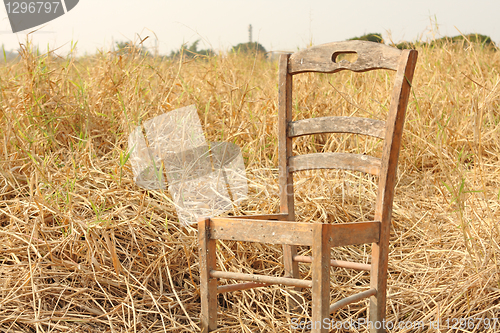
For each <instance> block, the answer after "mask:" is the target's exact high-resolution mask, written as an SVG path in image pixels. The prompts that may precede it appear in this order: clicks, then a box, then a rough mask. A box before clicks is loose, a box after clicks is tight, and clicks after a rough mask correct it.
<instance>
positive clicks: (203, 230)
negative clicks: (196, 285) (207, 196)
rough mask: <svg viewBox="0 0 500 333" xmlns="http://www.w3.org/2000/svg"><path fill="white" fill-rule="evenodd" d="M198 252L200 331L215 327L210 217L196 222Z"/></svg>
mask: <svg viewBox="0 0 500 333" xmlns="http://www.w3.org/2000/svg"><path fill="white" fill-rule="evenodd" d="M198 237H199V245H200V248H199V252H200V284H201V285H200V297H201V318H200V319H201V331H202V332H203V333H208V332H211V331H213V330H215V329H217V279H215V278H211V277H210V271H211V270H214V269H215V240H214V239H211V238H210V218H203V219H200V221H199V222H198Z"/></svg>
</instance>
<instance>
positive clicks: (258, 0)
mask: <svg viewBox="0 0 500 333" xmlns="http://www.w3.org/2000/svg"><path fill="white" fill-rule="evenodd" d="M12 1H36V0H12ZM499 16H500V0H453V1H451V0H376V1H375V0H342V1H341V0H338V1H334V0H330V1H327V0H311V1H304V0H301V1H298V0H266V1H263V0H251V1H248V0H246V1H245V0H216V1H215V0H214V1H209V0H205V1H202V0H184V1H181V0H177V1H171V0H80V2H79V3H78V5H77V6H76V7H75V8H74V9H73V10H71V11H69V12H68V13H66V14H65V15H63V16H61V17H59V18H56V19H55V20H53V21H50V22H48V23H46V24H45V25H44V26H43V27H42V28H41V29H40V30H39V31H38V32H35V33H33V34H31V35H30V36H32V39H33V42H34V43H35V44H38V45H39V47H40V48H41V49H42V50H46V49H47V45H49V46H50V48H51V49H55V48H60V49H59V54H61V55H64V54H65V52H67V51H68V50H69V48H70V43H71V41H77V42H78V44H77V48H78V53H79V54H84V53H95V52H96V50H97V49H102V50H105V51H107V50H109V49H110V48H111V45H112V44H113V43H114V42H116V41H128V40H137V39H138V37H137V36H138V35H140V36H141V38H145V37H146V36H149V39H148V40H147V41H145V43H144V45H145V46H146V47H148V48H150V49H154V47H156V46H157V47H158V50H159V53H160V54H168V53H170V51H172V50H177V49H179V47H180V46H181V45H182V43H188V44H191V43H192V42H194V41H196V40H197V39H200V43H199V47H198V49H200V48H209V47H211V48H213V49H215V50H217V51H227V50H228V49H230V47H231V46H234V45H236V44H238V43H244V42H247V41H248V25H249V24H252V26H253V40H254V41H258V42H259V43H261V44H262V45H263V46H264V47H265V48H266V49H267V50H268V51H296V50H297V49H299V48H304V47H306V46H307V45H310V44H311V42H312V44H322V43H327V42H333V41H341V40H346V39H348V38H351V37H354V36H360V35H363V34H365V33H375V32H378V33H382V35H383V36H384V38H386V39H388V38H390V37H392V40H393V41H394V42H399V41H403V40H408V41H414V40H416V39H422V40H428V39H429V38H432V37H433V36H436V37H442V36H455V35H458V34H459V30H460V32H462V33H464V34H467V33H481V34H484V35H488V36H490V37H491V38H492V39H493V41H494V42H496V43H497V44H500V24H499V23H498V22H499V21H500V19H499ZM0 17H1V19H0V39H1V42H0V44H3V45H4V46H5V49H6V50H11V49H12V50H15V49H18V47H19V43H20V42H22V43H24V41H25V40H26V35H27V33H28V32H30V31H28V30H27V31H23V32H20V33H17V34H13V33H12V32H11V28H10V24H9V21H8V18H7V13H6V11H5V7H4V6H2V5H0ZM457 29H458V30H457ZM32 30H33V29H32Z"/></svg>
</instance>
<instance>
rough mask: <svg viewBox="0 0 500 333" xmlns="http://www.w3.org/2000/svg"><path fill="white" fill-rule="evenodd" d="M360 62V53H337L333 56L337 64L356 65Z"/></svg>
mask: <svg viewBox="0 0 500 333" xmlns="http://www.w3.org/2000/svg"><path fill="white" fill-rule="evenodd" d="M357 60H358V53H357V52H355V51H337V52H334V53H333V54H332V61H333V62H334V63H336V64H338V63H342V62H348V63H351V64H354V63H355V62H356V61H357Z"/></svg>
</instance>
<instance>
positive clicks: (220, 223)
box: [198, 41, 417, 332]
mask: <svg viewBox="0 0 500 333" xmlns="http://www.w3.org/2000/svg"><path fill="white" fill-rule="evenodd" d="M345 53H357V55H358V58H357V60H356V61H355V62H353V63H351V62H349V61H346V60H340V61H338V60H337V58H338V56H339V55H340V54H345ZM416 61H417V51H415V50H403V51H401V50H398V49H396V48H393V47H390V46H387V45H383V44H377V43H371V42H364V41H347V42H338V43H329V44H324V45H319V46H315V47H311V48H309V49H306V50H303V51H299V52H297V53H294V54H292V55H290V54H285V55H281V57H280V59H279V120H278V121H279V126H278V129H279V140H278V142H279V149H278V151H279V169H280V179H279V184H280V213H279V214H274V215H257V216H240V217H230V218H222V217H216V218H204V219H201V220H200V221H199V222H198V230H199V244H200V249H199V250H200V265H201V266H200V270H201V288H200V290H201V326H202V331H203V332H209V331H211V330H214V329H216V327H217V294H218V293H223V292H231V291H236V290H243V289H249V288H255V287H262V286H263V285H267V284H282V285H290V286H295V287H297V288H299V289H300V288H312V322H313V324H314V323H316V324H317V323H318V322H319V323H323V320H324V318H329V315H330V313H332V312H335V311H336V310H337V309H339V308H340V307H343V306H345V305H347V304H350V303H353V302H356V301H359V300H362V299H363V298H368V297H369V298H370V301H369V303H370V305H369V319H368V320H369V321H370V322H372V323H373V325H372V327H371V331H372V332H384V331H385V329H384V327H383V325H381V323H382V322H383V320H384V318H385V312H386V285H387V262H388V247H389V237H390V224H391V222H390V221H391V213H392V203H393V197H394V185H395V180H396V171H397V163H398V157H399V150H400V143H401V135H402V132H403V124H404V119H405V112H406V106H407V103H408V96H409V93H410V88H411V81H412V78H413V72H414V68H415V64H416ZM378 69H386V70H392V71H396V76H395V79H394V87H393V91H392V96H391V104H390V108H389V113H388V116H387V119H386V121H385V122H384V121H380V120H374V119H367V118H358V117H321V118H311V119H306V120H298V121H292V79H293V77H294V75H297V74H300V73H305V72H320V73H336V72H339V71H342V70H351V71H354V72H365V71H370V70H378ZM318 133H354V134H361V135H368V136H372V137H378V138H381V139H384V140H385V141H384V145H383V152H382V157H381V158H375V157H372V156H367V155H358V154H347V153H315V154H306V155H299V156H293V154H292V139H293V138H295V137H298V136H302V135H311V134H318ZM325 168H333V169H344V170H355V171H361V172H365V173H368V174H372V175H377V176H379V181H378V193H377V199H376V204H375V218H374V221H369V222H355V223H340V224H323V223H301V222H294V221H295V214H294V191H293V173H294V172H296V171H300V170H310V169H325ZM216 240H235V241H245V242H260V243H271V244H282V245H283V249H284V253H283V260H284V267H285V276H284V277H274V276H264V275H254V274H243V273H234V272H225V271H221V270H217V268H216V255H215V248H216V246H215V245H216V243H215V242H216ZM367 243H372V259H371V264H362V263H352V262H346V261H338V260H330V252H331V248H332V247H337V246H347V245H355V244H367ZM297 246H310V247H312V257H307V256H298V255H297ZM299 262H303V263H311V264H312V267H311V271H312V280H302V279H300V278H299V269H298V263H299ZM331 266H336V267H344V268H352V269H358V270H367V271H370V272H371V273H370V288H369V289H368V290H367V291H364V292H361V293H359V294H356V295H353V296H350V297H347V298H345V299H343V300H340V301H338V302H336V303H335V304H333V305H330V267H331ZM220 278H223V279H234V280H242V281H248V282H246V283H239V284H233V285H224V286H219V287H218V286H217V280H218V279H220ZM319 326H321V327H319ZM313 327H314V328H313V329H312V331H313V332H327V331H328V328H327V327H325V326H324V325H313Z"/></svg>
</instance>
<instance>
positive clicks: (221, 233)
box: [210, 217, 314, 246]
mask: <svg viewBox="0 0 500 333" xmlns="http://www.w3.org/2000/svg"><path fill="white" fill-rule="evenodd" d="M313 225H314V224H311V223H296V222H278V221H261V220H247V219H236V218H224V217H214V218H212V219H211V220H210V229H211V232H210V238H212V239H221V240H235V241H242V242H259V243H270V244H286V245H307V246H311V245H312V241H313V239H312V232H311V231H312V228H313Z"/></svg>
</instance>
